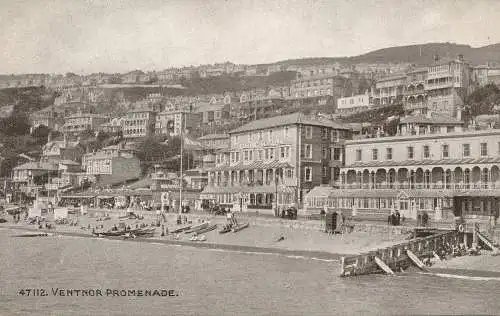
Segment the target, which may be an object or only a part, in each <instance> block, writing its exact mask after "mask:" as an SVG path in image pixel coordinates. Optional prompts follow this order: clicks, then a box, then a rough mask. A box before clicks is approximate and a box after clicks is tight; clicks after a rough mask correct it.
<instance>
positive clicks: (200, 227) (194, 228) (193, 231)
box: [185, 222, 208, 234]
mask: <svg viewBox="0 0 500 316" xmlns="http://www.w3.org/2000/svg"><path fill="white" fill-rule="evenodd" d="M207 227H208V222H205V223H201V224H199V225H196V226H193V227H191V229H188V230H186V231H185V233H186V234H190V233H196V232H198V231H200V230H202V229H204V228H207Z"/></svg>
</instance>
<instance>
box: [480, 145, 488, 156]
mask: <svg viewBox="0 0 500 316" xmlns="http://www.w3.org/2000/svg"><path fill="white" fill-rule="evenodd" d="M480 148H481V156H488V144H487V143H481V144H480Z"/></svg>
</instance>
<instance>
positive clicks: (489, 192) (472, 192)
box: [455, 189, 500, 198]
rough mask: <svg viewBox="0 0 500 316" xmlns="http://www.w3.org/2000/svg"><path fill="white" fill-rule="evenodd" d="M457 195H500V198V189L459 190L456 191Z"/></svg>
mask: <svg viewBox="0 0 500 316" xmlns="http://www.w3.org/2000/svg"><path fill="white" fill-rule="evenodd" d="M455 196H464V197H475V196H478V197H481V196H484V197H486V196H488V197H499V198H500V190H497V189H483V190H465V191H457V192H455Z"/></svg>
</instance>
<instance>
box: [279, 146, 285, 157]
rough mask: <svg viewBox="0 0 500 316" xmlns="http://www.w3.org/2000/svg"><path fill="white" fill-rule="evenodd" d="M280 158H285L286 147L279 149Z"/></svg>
mask: <svg viewBox="0 0 500 316" xmlns="http://www.w3.org/2000/svg"><path fill="white" fill-rule="evenodd" d="M280 157H281V158H285V157H286V147H280Z"/></svg>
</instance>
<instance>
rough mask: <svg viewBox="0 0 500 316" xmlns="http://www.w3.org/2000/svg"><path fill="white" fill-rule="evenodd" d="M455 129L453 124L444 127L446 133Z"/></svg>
mask: <svg viewBox="0 0 500 316" xmlns="http://www.w3.org/2000/svg"><path fill="white" fill-rule="evenodd" d="M454 131H455V127H454V126H447V127H446V132H447V133H453V132H454Z"/></svg>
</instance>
